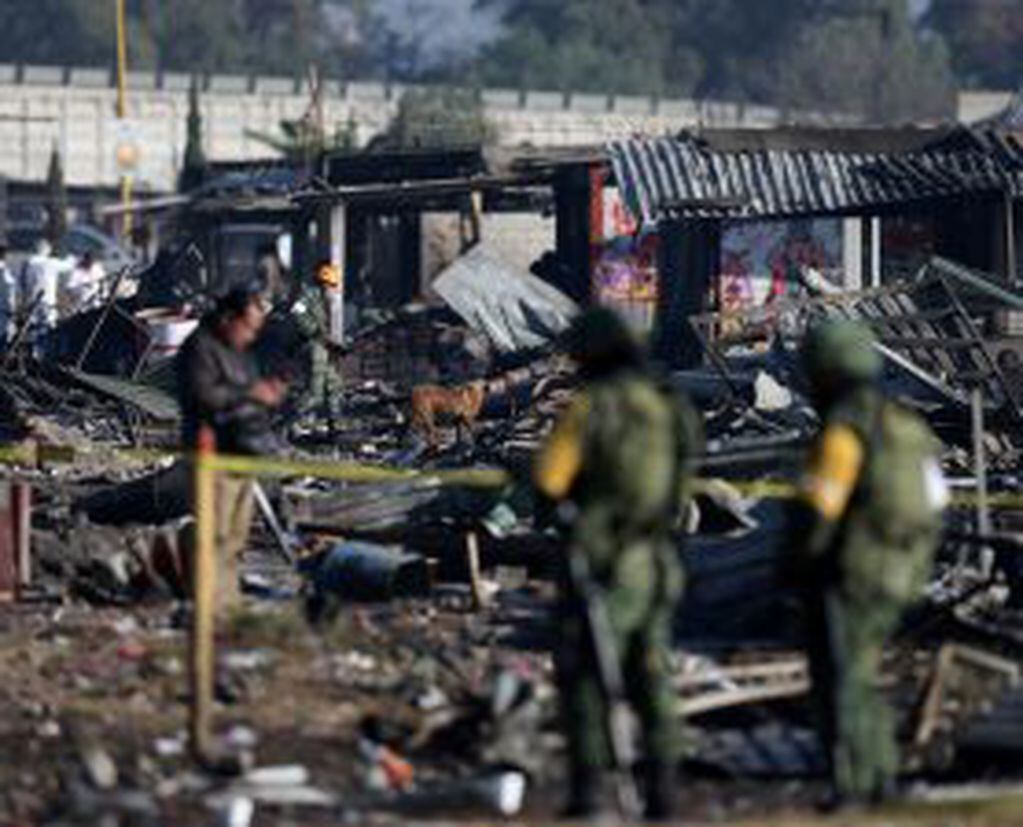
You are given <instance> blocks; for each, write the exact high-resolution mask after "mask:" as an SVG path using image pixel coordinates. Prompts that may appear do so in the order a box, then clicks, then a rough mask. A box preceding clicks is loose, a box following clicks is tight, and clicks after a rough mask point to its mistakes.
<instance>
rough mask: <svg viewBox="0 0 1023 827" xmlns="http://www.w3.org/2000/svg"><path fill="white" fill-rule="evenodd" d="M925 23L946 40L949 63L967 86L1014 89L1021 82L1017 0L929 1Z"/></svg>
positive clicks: (1022, 40) (1021, 15)
mask: <svg viewBox="0 0 1023 827" xmlns="http://www.w3.org/2000/svg"><path fill="white" fill-rule="evenodd" d="M924 23H925V24H926V25H927V26H929V27H931V28H932V29H934V31H936V32H938V33H939V34H940V35H941V36H942V37H944V39H945V40H946V41H947V42H948V44H949V47H950V49H951V53H952V65H953V67H954V68H955V71H956V74H957V75H958V77H959V79H960V80H961V81H963V82H964V83H966V84H967V85H969V86H975V87H987V88H994V89H1008V90H1015V89H1018V88H1019V87H1020V85H1021V84H1023V9H1021V7H1020V4H1019V2H1017V0H932V2H931V6H930V10H929V11H928V13H927V15H926V17H925V18H924Z"/></svg>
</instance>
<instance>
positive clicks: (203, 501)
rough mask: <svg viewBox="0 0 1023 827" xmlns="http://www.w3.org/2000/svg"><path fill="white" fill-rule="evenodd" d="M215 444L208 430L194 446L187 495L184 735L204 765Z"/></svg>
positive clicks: (209, 709)
mask: <svg viewBox="0 0 1023 827" xmlns="http://www.w3.org/2000/svg"><path fill="white" fill-rule="evenodd" d="M215 451H216V438H215V437H214V434H213V429H212V428H210V427H209V426H208V425H204V426H202V427H201V428H200V431H199V437H198V440H197V445H196V450H195V457H194V467H193V474H194V477H193V486H194V488H193V490H194V497H195V499H194V503H195V505H194V507H195V552H194V553H195V559H194V560H193V561H192V598H193V606H192V634H191V640H190V652H189V656H190V657H189V660H190V663H191V680H192V693H191V694H192V707H191V710H190V715H189V734H190V737H191V748H192V754H193V756H194V757H195V758H197V759H198V760H199V761H202V762H205V761H208V760H209V759H210V756H211V754H212V750H211V743H210V738H211V734H210V723H211V719H212V717H213V682H214V645H213V633H214V618H215V612H216V593H217V559H216V556H217V548H216V545H217V519H216V506H217V503H216V496H217V494H216V471H215V470H214V468H213V467H212V460H213V458H214V454H215Z"/></svg>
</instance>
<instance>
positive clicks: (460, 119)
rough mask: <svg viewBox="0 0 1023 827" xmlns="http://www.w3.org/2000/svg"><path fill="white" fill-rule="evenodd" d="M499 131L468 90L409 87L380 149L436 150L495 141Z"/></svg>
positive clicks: (476, 98)
mask: <svg viewBox="0 0 1023 827" xmlns="http://www.w3.org/2000/svg"><path fill="white" fill-rule="evenodd" d="M495 138H496V131H495V129H494V127H493V125H492V124H490V123H489V122H488V121H487V119H486V116H485V115H484V112H483V104H482V103H481V102H480V99H479V95H478V94H476V92H474V91H472V90H469V89H457V88H454V87H429V88H425V89H409V90H407V91H406V92H405V93H404V94H403V95H402V96H401V100H400V101H399V102H398V111H397V113H396V114H395V116H394V119H393V120H392V121H391V124H390V126H389V127H388V129H387V132H386V133H385V134H384V135H383V136H381V137H380V138H379V139H378V140H377V141H376V144H375V145H376V147H377V148H386V149H417V148H423V149H437V148H443V147H458V146H463V147H464V146H482V145H484V144H489V143H492V142H493V141H494V140H495Z"/></svg>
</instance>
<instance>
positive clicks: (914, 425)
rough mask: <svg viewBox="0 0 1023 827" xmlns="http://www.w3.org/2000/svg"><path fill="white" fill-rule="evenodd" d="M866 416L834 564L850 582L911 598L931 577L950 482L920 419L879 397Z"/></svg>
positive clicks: (853, 585) (856, 586)
mask: <svg viewBox="0 0 1023 827" xmlns="http://www.w3.org/2000/svg"><path fill="white" fill-rule="evenodd" d="M872 420H873V421H872V422H868V423H861V427H863V426H864V425H865V426H866V428H865V430H864V435H865V436H866V438H867V443H868V448H867V459H866V464H865V466H864V469H863V471H862V473H861V476H860V481H859V484H858V485H857V489H856V492H855V494H854V496H853V502H852V504H851V508H850V513H849V517H848V519H847V523H846V526H845V537H844V542H843V544H842V547H843V554H842V558H843V559H840V560H839V565H840V567H841V569H842V573H843V575H844V577H843V581H844V583H845V584H846V585H847V587H848V588H850V589H852V590H854V591H860V592H863V593H866V594H868V595H869V594H877V595H879V596H884V597H888V598H890V599H892V600H895V601H898V602H909V601H912V600H915V599H918V598H919V597H920V595H921V593H922V590H923V588H924V587H925V586H926V584H927V581H928V579H929V577H930V574H931V569H932V567H933V563H934V551H935V547H936V545H937V540H938V537H939V535H940V532H941V520H942V517H941V515H942V511H943V510H944V508H945V506H946V505H947V504H948V488H947V486H946V484H945V480H944V477H943V476H942V473H941V468H940V466H939V464H938V457H937V440H936V439H935V437H934V436H933V434H932V433H931V430H930V428H928V426H927V425H926V423H924V422H923V420H922V419H920V417H918V416H917V415H916V414H915V413H913V412H912V411H910V410H908V409H906V408H904V407H903V406H901V405H898V404H895V403H892V402H881V403H880V404H879V405H878V406H877V408H876V411H875V413H874V415H873V417H872Z"/></svg>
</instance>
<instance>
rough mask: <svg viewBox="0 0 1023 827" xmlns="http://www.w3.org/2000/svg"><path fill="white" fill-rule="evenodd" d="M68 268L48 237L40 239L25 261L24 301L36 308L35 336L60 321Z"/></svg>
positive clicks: (34, 314)
mask: <svg viewBox="0 0 1023 827" xmlns="http://www.w3.org/2000/svg"><path fill="white" fill-rule="evenodd" d="M65 269H66V266H65V263H64V262H63V261H62V260H61V259H59V258H56V257H55V256H54V255H53V247H52V246H51V245H50V242H49V241H47V240H46V239H45V238H42V239H40V240H39V242H38V243H37V244H36V251H35V253H34V254H33V255H32V256H31V257H30V258H29V259H28V261H26V262H25V267H24V270H23V271H22V281H21V285H22V302H23V305H24V309H25V310H26V311H27V310H28V309H29V308H32V321H31V325H32V332H33V338H38V337H41V336H43V335H45V334H46V333H47V332H49V331H50V330H51V329H52V328H53V327H54V325H56V324H57V293H58V290H59V287H60V274H61V272H62V271H63V270H65Z"/></svg>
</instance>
